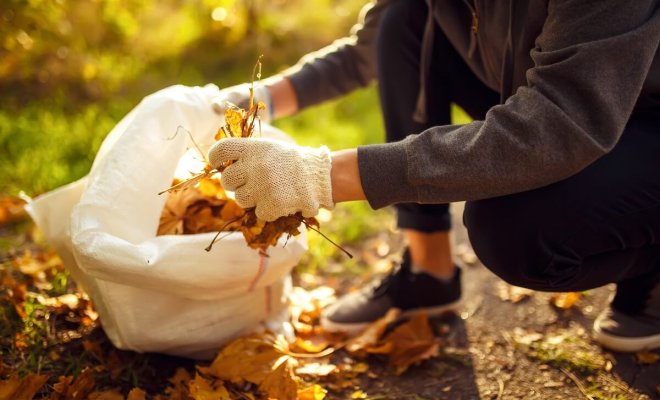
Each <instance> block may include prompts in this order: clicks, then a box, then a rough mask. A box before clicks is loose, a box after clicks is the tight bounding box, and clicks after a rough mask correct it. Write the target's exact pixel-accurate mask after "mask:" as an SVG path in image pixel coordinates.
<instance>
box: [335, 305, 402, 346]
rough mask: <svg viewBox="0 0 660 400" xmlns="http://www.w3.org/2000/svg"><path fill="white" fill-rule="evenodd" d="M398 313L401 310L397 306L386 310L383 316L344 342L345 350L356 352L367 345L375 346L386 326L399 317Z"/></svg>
mask: <svg viewBox="0 0 660 400" xmlns="http://www.w3.org/2000/svg"><path fill="white" fill-rule="evenodd" d="M399 314H401V310H399V309H397V308H391V309H390V310H388V311H387V313H386V314H385V316H384V317H383V318H381V319H379V320H377V321H374V322H373V323H371V324H370V325H369V326H368V327H367V329H365V330H364V332H362V334H361V335H359V336H357V337H355V338H353V339H351V340H349V341H348V343H346V350H348V351H349V352H351V353H357V352H360V351H362V350H365V349H366V348H368V347H376V345H377V344H378V342H379V341H380V337H381V336H382V335H383V332H385V329H387V326H388V325H389V324H391V323H392V322H394V321H396V319H397V318H399Z"/></svg>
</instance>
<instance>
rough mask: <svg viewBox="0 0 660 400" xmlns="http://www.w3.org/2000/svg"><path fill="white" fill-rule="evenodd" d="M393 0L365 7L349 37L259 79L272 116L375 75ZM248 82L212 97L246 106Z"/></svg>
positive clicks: (220, 108)
mask: <svg viewBox="0 0 660 400" xmlns="http://www.w3.org/2000/svg"><path fill="white" fill-rule="evenodd" d="M390 2H391V0H376V1H375V2H373V3H370V4H368V5H367V6H365V7H364V8H363V9H362V12H361V13H360V16H359V18H358V22H357V23H356V24H355V25H354V26H353V28H352V29H351V32H350V34H349V35H348V36H346V37H344V38H342V39H339V40H336V41H335V42H334V43H332V44H330V45H328V46H326V47H324V48H322V49H320V50H318V51H315V52H312V53H309V54H307V55H305V56H304V57H303V58H302V59H301V60H300V61H299V62H298V63H297V64H296V65H294V66H292V67H291V68H288V69H287V70H285V71H283V72H281V73H279V74H276V75H273V76H271V77H269V78H267V79H264V80H262V81H261V82H258V83H257V84H256V85H255V87H256V91H255V96H256V98H257V100H258V101H263V102H264V103H266V105H267V107H268V108H269V110H268V111H269V112H268V113H262V114H260V115H261V116H262V119H264V120H266V121H270V119H276V118H280V117H285V116H289V115H292V114H295V113H296V112H297V111H298V110H300V109H303V108H306V107H308V106H311V105H314V104H318V103H321V102H323V101H325V100H330V99H333V98H336V97H339V96H341V95H344V94H347V93H349V92H351V91H352V90H355V89H357V88H359V87H364V86H366V85H368V84H369V83H370V82H371V81H372V80H373V79H374V78H375V76H376V73H375V60H374V50H373V45H374V41H375V37H376V30H377V28H378V21H379V18H380V14H381V12H382V10H383V9H384V7H386V6H387V5H388V4H389V3H390ZM248 88H249V85H248V84H241V85H236V86H231V87H228V88H226V89H223V90H222V91H221V93H220V95H219V96H218V97H217V98H216V99H215V100H214V101H213V106H214V109H215V110H216V112H218V113H220V114H223V113H224V110H225V107H226V102H227V101H229V102H231V103H234V104H236V105H238V106H241V107H243V108H246V105H247V101H248V99H249V97H248V94H249V91H248Z"/></svg>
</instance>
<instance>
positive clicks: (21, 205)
mask: <svg viewBox="0 0 660 400" xmlns="http://www.w3.org/2000/svg"><path fill="white" fill-rule="evenodd" d="M26 218H27V213H26V212H25V200H23V199H21V198H18V197H14V196H3V197H1V198H0V225H4V224H8V223H10V222H15V221H20V220H24V219H26Z"/></svg>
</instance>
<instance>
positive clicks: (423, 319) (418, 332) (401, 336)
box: [383, 314, 440, 375]
mask: <svg viewBox="0 0 660 400" xmlns="http://www.w3.org/2000/svg"><path fill="white" fill-rule="evenodd" d="M383 341H384V342H389V343H392V351H391V353H390V355H389V364H390V365H391V366H393V367H394V368H395V373H396V374H397V375H401V374H402V373H404V372H405V371H406V370H407V369H408V368H409V367H410V366H411V365H415V364H419V363H421V362H422V361H424V360H427V359H429V358H432V357H436V356H437V355H438V352H439V350H440V343H439V342H438V341H437V340H436V338H435V336H434V335H433V331H432V330H431V326H430V325H429V320H428V318H427V316H426V314H418V315H415V316H414V317H412V318H410V320H408V321H407V322H406V323H404V324H402V325H399V326H398V327H396V329H394V330H393V331H392V332H391V333H390V334H388V335H387V336H386V337H385V339H384V340H383Z"/></svg>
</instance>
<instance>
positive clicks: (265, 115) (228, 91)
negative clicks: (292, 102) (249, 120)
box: [211, 83, 273, 122]
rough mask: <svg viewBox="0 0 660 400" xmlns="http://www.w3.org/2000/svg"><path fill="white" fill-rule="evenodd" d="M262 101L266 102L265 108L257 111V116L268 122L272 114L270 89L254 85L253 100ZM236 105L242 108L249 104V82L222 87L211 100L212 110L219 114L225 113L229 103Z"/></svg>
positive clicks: (245, 108)
mask: <svg viewBox="0 0 660 400" xmlns="http://www.w3.org/2000/svg"><path fill="white" fill-rule="evenodd" d="M258 101H262V102H263V103H264V104H266V109H265V110H260V111H259V118H260V119H261V120H262V121H263V122H270V121H271V120H272V116H273V102H272V99H271V95H270V91H269V90H268V88H267V87H266V86H264V85H260V84H255V85H254V102H255V103H256V102H258ZM231 104H233V105H236V106H238V107H240V108H242V109H244V110H247V108H248V107H249V105H250V84H249V83H242V84H240V85H236V86H231V87H228V88H225V89H222V90H221V91H220V93H219V94H218V95H217V96H216V97H215V98H213V100H211V105H212V107H213V111H215V112H216V113H218V114H220V115H225V110H226V109H227V107H228V106H229V105H231Z"/></svg>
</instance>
